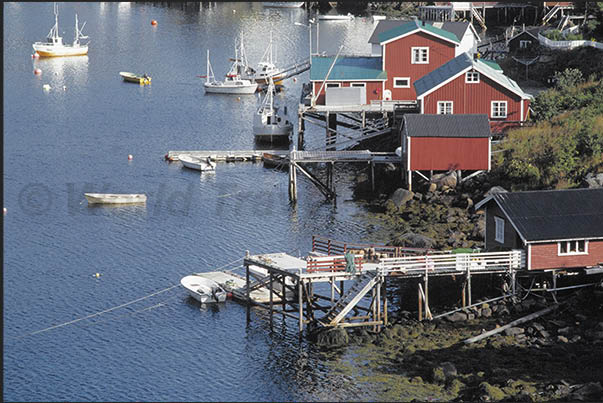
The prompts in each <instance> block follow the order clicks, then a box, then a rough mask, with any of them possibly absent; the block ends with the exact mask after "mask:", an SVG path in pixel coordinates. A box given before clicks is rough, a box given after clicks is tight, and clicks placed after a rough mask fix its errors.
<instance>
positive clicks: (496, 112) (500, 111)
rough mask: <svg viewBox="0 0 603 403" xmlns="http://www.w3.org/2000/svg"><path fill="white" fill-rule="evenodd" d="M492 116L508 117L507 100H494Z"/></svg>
mask: <svg viewBox="0 0 603 403" xmlns="http://www.w3.org/2000/svg"><path fill="white" fill-rule="evenodd" d="M491 105H492V107H491V111H490V117H492V118H506V117H507V101H492V103H491Z"/></svg>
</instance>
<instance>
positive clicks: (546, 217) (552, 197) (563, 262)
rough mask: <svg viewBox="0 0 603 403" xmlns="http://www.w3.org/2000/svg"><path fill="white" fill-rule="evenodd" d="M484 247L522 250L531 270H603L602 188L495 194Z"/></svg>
mask: <svg viewBox="0 0 603 403" xmlns="http://www.w3.org/2000/svg"><path fill="white" fill-rule="evenodd" d="M475 208H476V210H478V209H481V208H485V213H486V239H485V249H486V250H488V251H501V250H512V249H523V250H524V251H525V253H526V260H527V262H526V266H527V269H528V270H555V269H574V268H589V267H597V266H603V188H595V189H567V190H546V191H529V192H503V193H494V194H492V195H490V196H488V197H486V198H485V199H484V200H482V201H481V202H479V203H477V204H476V205H475Z"/></svg>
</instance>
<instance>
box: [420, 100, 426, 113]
mask: <svg viewBox="0 0 603 403" xmlns="http://www.w3.org/2000/svg"><path fill="white" fill-rule="evenodd" d="M423 101H425V100H424V99H423V98H421V114H423V113H425V111H424V110H423V108H424V107H425V105H424V102H423Z"/></svg>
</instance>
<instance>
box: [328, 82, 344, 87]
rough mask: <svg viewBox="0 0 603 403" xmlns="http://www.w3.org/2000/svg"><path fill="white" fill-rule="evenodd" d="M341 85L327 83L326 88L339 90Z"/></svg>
mask: <svg viewBox="0 0 603 403" xmlns="http://www.w3.org/2000/svg"><path fill="white" fill-rule="evenodd" d="M339 87H341V83H327V88H339Z"/></svg>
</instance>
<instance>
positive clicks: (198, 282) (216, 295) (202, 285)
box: [180, 274, 228, 304]
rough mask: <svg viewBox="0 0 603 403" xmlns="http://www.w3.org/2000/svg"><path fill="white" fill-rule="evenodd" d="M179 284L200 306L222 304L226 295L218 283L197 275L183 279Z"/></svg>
mask: <svg viewBox="0 0 603 403" xmlns="http://www.w3.org/2000/svg"><path fill="white" fill-rule="evenodd" d="M180 284H181V285H182V286H183V287H184V288H186V290H187V291H188V293H189V295H190V296H191V297H192V298H194V299H196V300H197V301H199V302H200V303H202V304H209V303H216V302H224V301H226V297H227V296H228V293H227V292H226V291H225V290H224V289H223V288H222V287H220V285H219V284H218V283H216V282H215V281H213V280H210V279H208V278H205V277H201V276H199V275H195V274H192V275H190V276H186V277H183V278H182V279H181V280H180Z"/></svg>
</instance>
